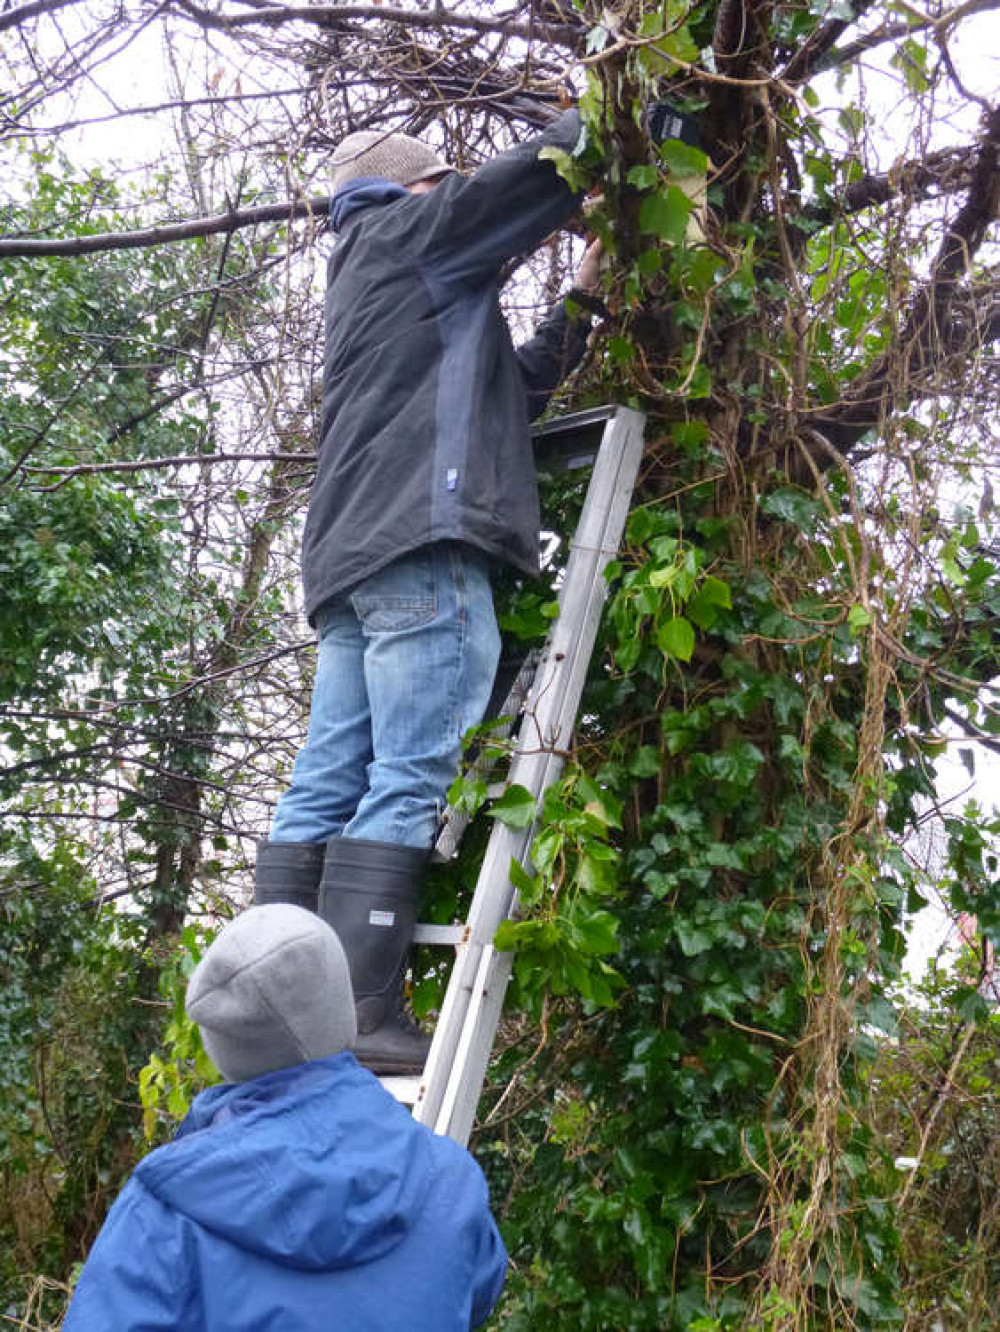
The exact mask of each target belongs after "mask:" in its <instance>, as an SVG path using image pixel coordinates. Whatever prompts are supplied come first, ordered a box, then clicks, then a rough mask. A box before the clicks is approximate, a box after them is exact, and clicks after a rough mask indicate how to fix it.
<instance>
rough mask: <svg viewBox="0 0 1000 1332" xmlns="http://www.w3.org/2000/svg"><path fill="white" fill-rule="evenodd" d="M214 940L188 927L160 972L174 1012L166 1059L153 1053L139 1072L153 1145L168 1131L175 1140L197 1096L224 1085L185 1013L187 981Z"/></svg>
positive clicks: (146, 1125)
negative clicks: (179, 1123)
mask: <svg viewBox="0 0 1000 1332" xmlns="http://www.w3.org/2000/svg"><path fill="white" fill-rule="evenodd" d="M214 935H215V931H214V930H213V931H210V932H208V933H206V932H204V931H202V930H199V929H197V928H196V927H195V926H193V925H188V926H185V928H184V929H183V930H182V931H181V936H180V940H179V943H178V947H177V951H176V953H175V954H174V955H173V956H172V958H171V960H170V961H169V962H168V964H167V965H166V966H165V967H164V968H163V969H162V971H161V972H160V980H159V985H160V993H161V994H162V996H163V998H164V999H165V1000H166V1003H167V1005H168V1006H169V1011H170V1017H169V1019H168V1021H167V1024H166V1027H165V1028H164V1030H163V1048H164V1050H165V1057H164V1055H161V1054H158V1053H156V1052H154V1053H153V1054H151V1055H150V1057H149V1061H148V1062H147V1063H146V1065H145V1066H144V1067H143V1068H142V1069H140V1071H139V1099H140V1100H141V1101H142V1126H143V1132H144V1133H145V1136H146V1139H147V1141H150V1142H152V1141H155V1140H157V1139H158V1138H159V1137H160V1136H161V1134H163V1132H164V1130H166V1136H167V1137H169V1136H171V1130H172V1129H173V1127H174V1126H175V1124H176V1121H177V1120H180V1119H183V1118H184V1116H185V1115H186V1114H187V1112H188V1110H189V1109H190V1108H191V1102H192V1100H193V1099H194V1097H195V1096H196V1095H197V1094H198V1092H200V1091H202V1090H203V1089H204V1088H205V1087H210V1086H212V1085H213V1084H214V1083H216V1082H220V1081H221V1080H222V1079H221V1076H220V1074H219V1071H218V1069H217V1068H216V1067H215V1066H214V1064H213V1063H212V1061H211V1060H210V1059H209V1057H208V1055H207V1054H206V1053H205V1050H204V1047H203V1046H202V1043H201V1033H200V1032H199V1030H198V1028H197V1026H196V1025H195V1023H193V1022H192V1021H191V1019H190V1018H189V1017H188V1015H187V1013H186V1012H185V1011H184V994H185V990H186V988H187V982H188V980H189V979H190V976H191V973H192V972H193V971H194V969H195V967H196V966H197V965H198V963H199V961H200V960H201V958H202V955H203V954H204V952H205V949H206V948H207V947H208V945H209V944H210V943H211V942H212V939H213V938H214Z"/></svg>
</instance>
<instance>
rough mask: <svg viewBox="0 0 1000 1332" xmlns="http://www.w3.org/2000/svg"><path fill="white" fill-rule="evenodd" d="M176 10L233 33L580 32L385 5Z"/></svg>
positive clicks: (555, 40) (554, 35) (572, 39)
mask: <svg viewBox="0 0 1000 1332" xmlns="http://www.w3.org/2000/svg"><path fill="white" fill-rule="evenodd" d="M176 8H177V10H178V12H180V13H183V14H185V15H187V16H188V17H190V18H192V19H194V20H195V22H196V23H198V24H200V25H201V26H202V27H206V28H218V29H221V30H222V31H223V32H231V31H233V29H236V28H245V27H249V26H254V25H257V24H261V25H264V26H266V27H272V28H273V27H278V26H280V25H281V24H283V23H314V24H316V25H317V26H319V27H323V28H329V27H332V26H334V25H335V24H338V23H342V22H343V21H344V20H345V19H376V20H377V21H378V22H380V23H398V24H401V25H402V26H403V27H404V28H408V29H409V28H429V29H431V30H433V31H435V32H439V31H443V30H446V29H448V28H463V29H465V30H467V31H470V32H477V33H484V34H486V33H495V34H497V35H498V36H501V37H520V38H521V39H522V40H523V41H534V40H536V39H541V40H543V41H546V42H549V43H551V44H553V45H559V44H575V43H576V42H577V41H578V39H579V36H580V31H579V28H577V27H574V26H573V25H572V24H551V23H522V22H519V21H517V20H516V19H513V18H503V17H501V18H486V17H484V16H483V15H480V14H457V13H455V12H454V11H453V10H445V9H439V8H434V9H432V10H420V9H396V8H392V7H390V6H389V5H379V4H370V5H262V6H261V7H260V8H257V9H251V10H240V11H238V12H237V13H235V14H215V13H212V12H210V11H209V10H207V9H202V8H201V7H200V6H199V5H196V4H193V3H192V0H176Z"/></svg>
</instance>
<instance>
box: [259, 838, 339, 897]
mask: <svg viewBox="0 0 1000 1332" xmlns="http://www.w3.org/2000/svg"><path fill="white" fill-rule="evenodd" d="M325 855H326V844H325V843H324V842H258V843H257V871H256V874H255V875H254V889H253V901H254V906H265V905H266V904H267V903H269V902H292V903H293V904H294V905H295V906H300V907H305V909H306V910H307V911H316V910H317V908H318V906H319V881H320V878H321V876H322V874H323V858H324V856H325Z"/></svg>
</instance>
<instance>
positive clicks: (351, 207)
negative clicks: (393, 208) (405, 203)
mask: <svg viewBox="0 0 1000 1332" xmlns="http://www.w3.org/2000/svg"><path fill="white" fill-rule="evenodd" d="M410 197H411V195H410V192H409V190H407V189H406V188H405V187H404V186H402V185H397V184H396V182H395V181H393V180H384V179H383V178H382V177H381V176H358V177H357V179H356V180H352V181H349V182H348V184H346V185H344V186H343V188H341V189H339V190H338V191H337V193H336V194H335V195H334V196H333V198H332V199H331V200H330V225H331V226H332V227H333V229H334V231H339V230H340V229H341V227H342V226H343V225H344V223H345V222H346V221H347V219H348V218H349V217H351V216H352V215H353V214H354V213H357V212H359V211H360V210H361V209H362V208H371V206H372V205H373V204H386V203H392V202H393V201H394V200H395V199H409V198H410Z"/></svg>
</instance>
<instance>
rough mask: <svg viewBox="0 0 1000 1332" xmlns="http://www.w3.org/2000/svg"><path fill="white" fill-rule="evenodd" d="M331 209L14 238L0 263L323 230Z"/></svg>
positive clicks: (235, 212)
mask: <svg viewBox="0 0 1000 1332" xmlns="http://www.w3.org/2000/svg"><path fill="white" fill-rule="evenodd" d="M329 207H330V198H329V195H322V196H320V197H319V198H315V199H297V200H294V201H289V202H288V203H281V204H260V205H258V206H257V207H255V208H231V209H229V210H228V211H227V212H225V213H216V214H215V215H214V216H212V217H196V218H190V219H189V220H188V221H186V222H165V223H163V224H162V225H161V226H157V227H147V228H146V229H144V230H141V231H106V232H101V233H99V234H97V235H93V236H66V237H63V238H62V239H52V240H40V239H19V238H16V237H10V238H4V239H0V259H2V258H5V257H6V258H14V257H17V258H21V259H26V258H37V257H43V256H46V255H55V254H62V255H79V254H94V253H95V252H96V251H99V250H141V249H148V248H149V247H150V246H153V245H167V244H170V243H172V242H173V241H182V240H193V239H195V238H196V237H199V236H216V235H219V234H220V233H223V232H229V231H238V230H239V229H240V228H241V227H253V226H257V225H258V224H259V223H261V222H284V221H287V220H291V219H292V218H298V217H309V218H313V219H317V220H318V224H319V225H320V226H325V225H326V213H327V210H328V208H329Z"/></svg>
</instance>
